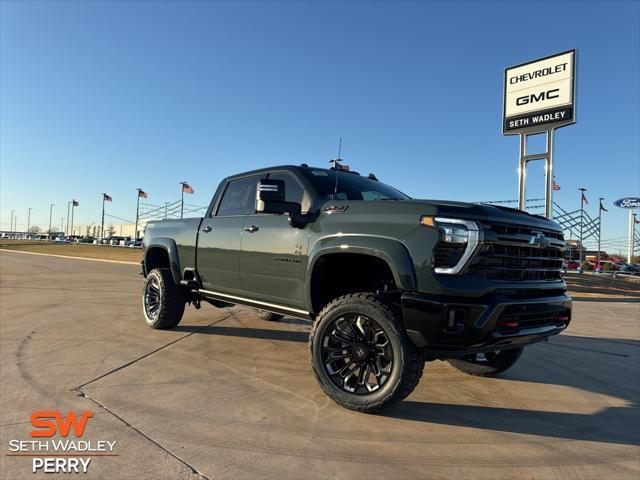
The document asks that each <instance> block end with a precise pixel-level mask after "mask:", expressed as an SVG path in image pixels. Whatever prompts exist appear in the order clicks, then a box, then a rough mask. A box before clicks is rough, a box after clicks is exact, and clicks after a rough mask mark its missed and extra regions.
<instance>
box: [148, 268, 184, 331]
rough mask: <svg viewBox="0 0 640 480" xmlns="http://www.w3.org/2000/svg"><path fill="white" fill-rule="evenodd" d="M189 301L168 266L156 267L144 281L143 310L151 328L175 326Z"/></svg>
mask: <svg viewBox="0 0 640 480" xmlns="http://www.w3.org/2000/svg"><path fill="white" fill-rule="evenodd" d="M186 302H187V298H186V293H185V291H184V289H183V288H182V287H181V286H180V285H176V283H175V282H174V281H173V276H172V275H171V270H170V269H168V268H154V269H153V270H151V271H150V272H149V274H148V275H147V278H146V279H145V282H144V290H143V292H142V311H143V313H144V320H145V322H146V323H147V325H149V326H150V327H151V328H156V329H158V330H165V329H168V328H173V327H175V326H176V325H178V323H180V320H181V319H182V315H183V314H184V307H185V304H186Z"/></svg>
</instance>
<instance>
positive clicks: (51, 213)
mask: <svg viewBox="0 0 640 480" xmlns="http://www.w3.org/2000/svg"><path fill="white" fill-rule="evenodd" d="M55 206H56V205H55V203H51V204H50V205H49V231H48V232H47V236H48V235H51V217H52V216H53V207H55Z"/></svg>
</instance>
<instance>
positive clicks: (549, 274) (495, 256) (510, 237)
mask: <svg viewBox="0 0 640 480" xmlns="http://www.w3.org/2000/svg"><path fill="white" fill-rule="evenodd" d="M483 233H484V243H483V245H482V246H481V247H480V249H479V251H478V253H477V255H476V257H475V258H474V260H473V261H472V262H471V265H470V266H469V273H471V274H476V275H482V276H484V277H486V278H488V279H490V280H493V281H504V282H535V281H557V280H560V279H561V276H560V272H561V269H562V261H563V250H564V238H563V236H562V234H561V233H559V232H556V231H553V230H545V229H536V228H530V227H521V226H517V225H503V224H484V225H483ZM538 234H543V235H544V236H545V237H546V238H547V239H548V240H549V245H548V246H545V247H543V248H539V247H538V246H535V245H531V244H530V243H529V241H530V239H531V237H532V236H536V235H538Z"/></svg>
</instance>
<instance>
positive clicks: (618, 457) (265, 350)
mask: <svg viewBox="0 0 640 480" xmlns="http://www.w3.org/2000/svg"><path fill="white" fill-rule="evenodd" d="M0 268H1V278H0V313H1V321H0V337H1V340H0V342H1V343H0V361H1V372H0V373H1V376H0V377H1V381H2V383H1V385H0V388H1V390H0V397H1V398H0V405H1V414H0V427H1V428H0V433H1V439H0V440H1V444H2V448H3V449H4V450H5V452H6V451H7V449H8V445H9V441H10V440H12V439H20V440H27V439H30V432H31V428H32V427H31V423H30V420H29V419H30V415H31V414H32V412H33V411H35V410H46V409H57V410H60V411H62V412H65V413H66V412H67V411H76V412H80V411H83V410H90V411H92V412H93V413H94V417H93V418H91V419H90V420H89V422H88V424H87V429H86V431H85V436H84V437H83V438H84V439H86V440H95V441H97V440H109V441H116V442H117V444H116V446H115V453H116V454H117V455H118V456H115V457H102V458H100V457H94V458H93V459H92V462H91V468H90V471H89V472H90V474H89V477H90V478H113V477H115V476H117V477H118V478H141V477H143V476H144V477H145V478H202V476H203V477H206V478H210V479H214V478H215V479H218V478H234V479H236V478H303V477H304V478H370V477H374V476H375V477H376V478H388V477H392V478H402V479H405V478H480V479H485V478H486V479H500V478H526V479H530V478H539V479H550V478H563V479H573V478H589V479H602V478H607V479H613V478H620V479H637V478H638V476H639V475H640V411H639V409H638V408H639V403H640V402H639V400H640V348H639V347H640V303H637V302H628V303H625V302H607V301H599V302H590V301H579V302H575V304H574V320H573V323H572V325H571V326H570V328H569V329H568V331H567V332H566V333H565V334H563V335H561V336H559V337H556V338H553V339H552V340H551V341H550V342H549V343H547V344H538V345H535V346H533V347H530V348H528V349H527V351H526V352H525V354H524V355H523V358H522V360H521V361H520V363H519V364H518V365H517V366H516V367H514V368H513V369H512V370H510V371H509V372H507V373H506V374H505V375H504V376H503V377H502V378H500V379H487V378H476V377H471V376H467V375H464V374H462V373H460V372H458V371H456V370H454V369H453V368H452V367H450V366H449V365H448V364H447V363H443V362H434V363H429V364H428V365H427V368H426V370H425V374H424V377H423V379H422V382H421V384H420V385H419V386H418V388H417V389H416V391H415V392H414V393H413V394H412V395H411V396H409V397H408V398H407V399H406V400H405V401H403V402H401V403H400V404H398V405H397V406H394V407H393V408H392V409H389V410H387V411H386V412H385V413H384V414H382V415H377V416H373V415H365V414H359V413H354V412H351V411H347V410H345V409H342V408H340V407H338V406H336V405H335V404H334V403H333V402H331V401H330V400H329V399H328V398H327V397H326V396H325V395H324V394H323V393H322V391H321V390H320V388H319V387H318V385H317V384H316V381H315V379H314V378H313V375H312V372H311V369H310V366H309V362H308V359H307V346H306V340H307V335H308V330H309V322H308V321H306V320H299V319H294V318H285V319H283V320H281V321H280V322H275V323H273V322H265V321H262V320H260V319H259V318H258V317H257V316H256V315H255V313H254V312H253V311H252V310H250V309H246V308H243V307H242V308H241V307H233V308H230V309H215V308H213V307H211V306H208V305H204V306H203V308H202V309H201V310H198V311H196V310H195V309H193V308H189V309H188V310H187V313H186V314H185V317H184V319H183V321H182V323H181V324H180V326H178V328H176V329H175V330H172V331H155V330H151V329H149V328H148V327H146V325H145V324H144V321H143V319H142V315H141V307H140V290H141V287H142V278H141V277H140V276H139V275H138V268H137V267H136V266H133V265H123V264H110V263H98V262H92V261H85V260H71V259H63V258H55V257H45V256H36V255H25V254H20V253H14V252H0ZM1 458H2V460H1V461H2V465H1V467H0V472H2V473H1V475H2V478H11V479H13V478H21V477H32V476H33V474H32V473H31V460H30V459H29V458H17V457H8V456H5V455H2V457H1ZM116 474H117V475H116Z"/></svg>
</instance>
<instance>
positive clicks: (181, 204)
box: [180, 182, 184, 218]
mask: <svg viewBox="0 0 640 480" xmlns="http://www.w3.org/2000/svg"><path fill="white" fill-rule="evenodd" d="M180 186H181V187H182V188H181V189H180V191H181V192H182V196H181V197H180V218H182V215H183V212H184V182H180Z"/></svg>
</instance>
